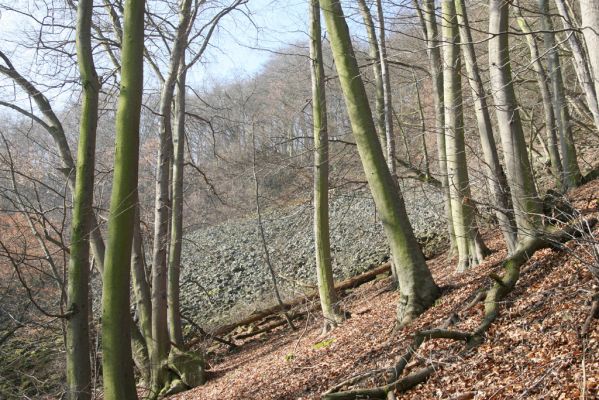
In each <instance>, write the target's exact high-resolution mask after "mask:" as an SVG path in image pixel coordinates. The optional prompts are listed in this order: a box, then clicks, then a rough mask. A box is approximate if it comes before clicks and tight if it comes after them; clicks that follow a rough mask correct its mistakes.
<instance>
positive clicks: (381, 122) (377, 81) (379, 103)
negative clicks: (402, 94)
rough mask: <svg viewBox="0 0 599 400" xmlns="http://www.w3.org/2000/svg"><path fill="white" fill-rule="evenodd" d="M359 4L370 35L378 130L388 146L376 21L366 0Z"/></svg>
mask: <svg viewBox="0 0 599 400" xmlns="http://www.w3.org/2000/svg"><path fill="white" fill-rule="evenodd" d="M358 6H359V7H360V14H362V19H363V20H364V26H365V27H366V34H367V35H368V55H369V57H370V59H371V61H372V73H373V75H374V90H375V102H374V104H375V106H374V108H375V115H376V118H375V122H376V132H377V134H378V136H379V140H380V141H381V145H382V146H383V148H385V147H386V146H387V139H386V136H385V106H384V104H385V90H384V88H383V78H382V72H381V55H380V51H379V42H378V39H377V36H376V30H375V28H374V22H373V21H372V14H371V13H370V9H369V8H368V5H366V0H358Z"/></svg>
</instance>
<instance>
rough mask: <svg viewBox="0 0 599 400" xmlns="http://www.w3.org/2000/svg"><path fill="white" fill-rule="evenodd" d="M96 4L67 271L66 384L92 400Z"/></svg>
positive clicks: (80, 11) (80, 23) (81, 8)
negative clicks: (91, 294) (92, 233)
mask: <svg viewBox="0 0 599 400" xmlns="http://www.w3.org/2000/svg"><path fill="white" fill-rule="evenodd" d="M92 13H93V1H92V0H80V1H79V3H78V6H77V34H76V46H77V63H78V65H79V73H80V74H81V81H82V86H83V104H82V107H81V122H80V128H79V147H78V151H77V173H76V178H75V179H76V182H75V191H74V193H73V220H72V227H71V249H70V250H71V252H70V259H69V266H68V287H67V301H68V312H69V314H70V316H69V318H68V319H67V383H68V385H69V399H71V400H86V399H91V364H90V346H89V344H90V337H89V313H90V303H89V269H90V263H89V253H90V251H89V250H90V247H89V236H90V233H91V232H90V228H91V226H90V225H91V224H90V223H91V219H92V216H93V212H94V211H93V208H92V206H93V198H94V168H95V152H96V130H97V127H98V93H99V91H100V82H99V80H98V76H97V74H96V69H95V66H94V59H93V53H92V44H91V21H92Z"/></svg>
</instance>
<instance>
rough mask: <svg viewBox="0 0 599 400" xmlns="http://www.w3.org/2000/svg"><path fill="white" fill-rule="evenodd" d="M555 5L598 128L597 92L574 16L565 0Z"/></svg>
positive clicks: (559, 0) (598, 106) (558, 1)
mask: <svg viewBox="0 0 599 400" xmlns="http://www.w3.org/2000/svg"><path fill="white" fill-rule="evenodd" d="M555 5H556V6H557V9H558V11H559V13H560V15H561V16H562V18H561V21H562V24H563V26H564V28H565V29H570V30H571V32H568V33H567V35H568V43H569V44H570V49H572V57H573V58H574V68H575V69H576V76H577V77H578V82H579V83H580V86H581V87H582V89H583V90H584V94H585V97H586V99H587V105H588V107H589V110H590V111H591V115H592V116H593V122H594V123H595V127H596V128H597V129H599V104H598V102H597V92H596V90H595V85H594V84H593V77H592V76H591V71H590V67H589V64H588V63H587V59H586V54H585V51H584V48H583V46H582V44H581V43H580V40H579V38H578V35H577V34H576V32H575V30H576V28H577V27H575V26H574V16H573V15H571V13H570V10H569V7H568V6H567V5H566V2H565V0H555ZM597 44H599V43H597Z"/></svg>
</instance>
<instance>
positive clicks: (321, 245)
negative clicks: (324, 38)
mask: <svg viewBox="0 0 599 400" xmlns="http://www.w3.org/2000/svg"><path fill="white" fill-rule="evenodd" d="M362 3H363V2H362V1H361V2H360V7H362ZM310 59H311V64H312V65H311V67H312V68H311V72H312V123H313V125H314V249H315V253H316V272H317V274H316V276H317V278H318V293H319V295H320V306H321V308H322V315H323V317H324V328H323V331H324V332H327V331H329V330H330V329H331V328H334V327H335V326H336V325H337V324H338V323H339V322H341V315H340V314H339V313H338V312H337V307H338V305H337V294H336V293H335V282H334V280H333V266H332V265H331V245H330V236H329V138H328V131H327V103H326V95H325V85H324V78H325V77H324V66H323V60H322V43H321V26H320V8H319V6H318V0H311V1H310Z"/></svg>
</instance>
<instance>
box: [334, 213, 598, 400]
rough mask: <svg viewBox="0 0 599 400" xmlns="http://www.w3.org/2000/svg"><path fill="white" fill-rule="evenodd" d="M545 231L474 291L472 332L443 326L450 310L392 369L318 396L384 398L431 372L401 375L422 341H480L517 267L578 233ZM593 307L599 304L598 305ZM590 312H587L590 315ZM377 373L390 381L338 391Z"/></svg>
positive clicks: (575, 227) (517, 272)
mask: <svg viewBox="0 0 599 400" xmlns="http://www.w3.org/2000/svg"><path fill="white" fill-rule="evenodd" d="M585 223H586V225H587V226H591V227H592V226H594V225H595V224H596V223H597V220H596V219H591V220H588V221H586V222H585ZM548 230H549V232H546V233H545V234H544V235H542V236H536V237H531V238H530V239H528V240H525V241H522V242H521V243H520V244H519V246H518V248H517V249H516V251H515V252H514V253H513V254H512V255H511V256H510V257H508V258H507V259H506V260H505V261H503V263H502V265H503V268H504V270H505V273H504V274H503V276H502V277H499V276H497V275H492V276H490V278H491V279H492V280H493V281H494V284H493V285H492V286H491V288H490V289H489V290H488V291H487V292H486V293H484V292H481V293H482V294H481V293H478V294H476V295H475V296H474V299H473V300H472V301H471V302H470V303H469V304H468V305H467V306H466V309H468V308H471V307H472V306H473V305H474V304H476V303H477V302H478V301H480V300H482V299H483V298H484V303H485V313H484V317H483V320H482V321H481V323H480V324H479V326H478V327H477V328H476V329H475V330H474V331H473V332H460V331H452V330H448V329H446V326H449V325H450V324H451V323H452V321H453V320H454V319H455V317H456V313H452V316H451V317H450V318H448V319H447V320H446V321H445V322H444V324H443V325H444V328H441V329H432V330H424V331H419V332H416V333H415V334H414V338H413V341H412V344H411V345H410V346H409V347H408V349H407V351H406V353H405V354H404V355H403V356H402V357H401V358H400V360H399V361H398V362H397V364H396V365H395V366H394V367H393V368H389V369H385V370H378V371H372V372H370V373H365V374H362V375H359V376H357V377H353V378H351V379H349V380H347V381H345V382H342V383H340V384H338V385H336V386H334V387H333V388H331V389H329V390H328V391H327V392H325V393H324V394H323V395H322V398H323V399H324V400H333V399H343V400H353V399H358V398H369V399H386V398H387V395H388V393H390V392H395V391H397V392H402V391H406V390H408V389H410V388H412V387H413V386H415V385H417V384H419V383H421V382H424V381H425V380H426V379H427V378H428V377H429V376H430V375H431V374H432V373H433V371H434V368H433V366H428V367H425V368H422V369H420V370H418V371H416V372H413V373H411V374H409V375H407V376H404V377H401V375H402V373H403V372H404V370H405V369H406V366H407V365H408V363H409V362H410V361H411V359H412V357H413V356H414V354H415V353H416V352H417V350H418V349H419V348H420V346H422V344H423V343H425V342H426V341H428V340H432V339H453V340H456V341H461V342H464V344H465V347H464V350H463V351H466V350H468V349H471V348H473V347H476V346H478V345H479V344H481V343H482V342H483V340H484V334H485V332H486V331H487V330H488V329H489V327H490V326H491V324H492V323H493V321H495V319H496V318H497V317H498V315H499V308H500V304H501V301H502V300H503V299H504V298H505V297H506V296H507V295H508V294H509V293H510V292H511V291H512V290H513V289H514V287H515V286H516V282H517V281H518V279H519V277H520V267H521V266H522V265H523V264H525V263H526V262H527V261H528V260H529V259H530V258H531V257H532V255H533V254H534V253H535V252H537V251H538V250H541V249H544V248H550V247H552V248H553V247H559V245H561V244H563V243H565V242H567V241H569V240H571V239H573V238H575V237H578V236H580V234H581V232H580V231H579V229H578V225H571V226H567V227H565V228H564V229H562V230H556V229H555V228H548ZM595 300H596V301H595V302H594V305H595V304H596V303H597V302H598V301H599V299H595ZM595 307H599V305H597V306H595ZM596 311H597V310H596V309H595V311H594V312H596ZM594 312H593V313H592V314H591V315H594ZM589 324H590V322H589ZM587 329H588V328H587ZM583 330H584V327H583ZM381 374H383V375H385V376H386V377H387V381H388V382H389V381H391V382H390V383H388V384H386V385H384V386H379V387H375V388H369V389H353V390H347V391H339V390H340V389H342V388H344V387H348V386H354V385H357V384H358V383H360V382H362V381H364V380H365V379H368V378H372V377H374V376H376V375H381Z"/></svg>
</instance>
